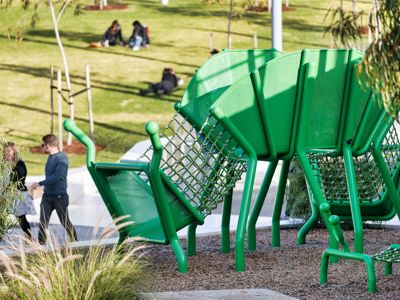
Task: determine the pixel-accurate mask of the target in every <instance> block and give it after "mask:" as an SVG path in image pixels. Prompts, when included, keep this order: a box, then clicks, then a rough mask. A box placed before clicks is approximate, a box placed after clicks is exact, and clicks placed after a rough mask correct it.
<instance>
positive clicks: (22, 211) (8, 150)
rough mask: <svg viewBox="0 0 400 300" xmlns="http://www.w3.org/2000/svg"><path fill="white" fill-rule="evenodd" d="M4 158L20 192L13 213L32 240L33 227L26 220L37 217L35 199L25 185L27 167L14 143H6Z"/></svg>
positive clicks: (12, 179)
mask: <svg viewBox="0 0 400 300" xmlns="http://www.w3.org/2000/svg"><path fill="white" fill-rule="evenodd" d="M4 156H5V159H6V160H7V161H9V162H10V164H11V167H12V172H11V178H10V181H11V182H13V183H16V184H17V188H18V191H19V192H20V194H19V198H18V199H17V200H16V202H15V205H14V210H13V213H14V215H15V216H16V217H17V219H18V221H19V224H20V225H21V229H22V231H23V232H24V233H25V236H26V237H27V238H28V239H31V238H32V236H31V226H30V224H29V222H28V220H27V219H26V215H36V210H35V206H34V205H33V199H32V197H31V195H30V194H29V192H28V189H27V187H26V185H25V178H26V175H27V174H28V172H27V169H26V165H25V163H24V161H23V160H22V159H21V156H20V155H19V152H18V151H17V149H16V145H15V143H13V142H8V143H6V145H5V148H4Z"/></svg>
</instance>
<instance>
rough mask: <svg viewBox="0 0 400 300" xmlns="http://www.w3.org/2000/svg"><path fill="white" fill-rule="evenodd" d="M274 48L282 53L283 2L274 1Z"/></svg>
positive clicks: (279, 0)
mask: <svg viewBox="0 0 400 300" xmlns="http://www.w3.org/2000/svg"><path fill="white" fill-rule="evenodd" d="M272 48H275V49H276V50H279V51H282V1H281V0H272Z"/></svg>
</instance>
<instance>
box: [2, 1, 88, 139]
mask: <svg viewBox="0 0 400 300" xmlns="http://www.w3.org/2000/svg"><path fill="white" fill-rule="evenodd" d="M22 1H23V5H22V8H23V9H24V10H28V9H30V8H31V1H30V0H22ZM12 3H13V0H0V9H8V8H9V7H10V6H11V5H12ZM41 4H45V5H47V6H48V7H49V9H50V15H51V21H52V23H53V28H54V34H55V37H56V40H57V45H58V48H59V49H60V54H61V60H62V64H63V66H64V74H65V81H66V85H67V90H68V100H69V103H68V104H69V113H70V118H71V119H74V117H75V111H74V98H73V96H72V95H73V93H72V85H71V79H70V73H69V65H68V59H67V56H66V54H65V50H64V46H63V44H62V41H61V37H60V32H59V30H58V23H59V21H60V19H61V17H62V15H63V13H64V11H65V9H66V8H67V7H68V6H70V5H71V6H73V7H74V14H75V15H80V14H81V13H82V9H81V8H82V3H81V2H80V1H79V0H64V1H63V2H62V4H61V7H60V10H59V11H58V13H56V11H55V8H54V3H53V0H37V2H36V3H34V5H33V13H32V16H31V22H30V25H31V26H32V27H34V26H35V24H36V23H37V22H38V21H39V19H40V17H39V14H38V8H39V6H40V5H41ZM24 19H26V16H23V17H22V18H21V19H20V20H18V22H21V24H20V25H19V26H17V27H16V30H15V32H14V31H13V30H12V29H11V27H10V28H9V29H8V35H9V37H11V36H12V35H13V34H14V35H15V37H16V39H17V40H22V33H23V29H24V26H23V24H24V23H26V22H24ZM71 140H72V135H71V134H69V135H68V145H70V144H71Z"/></svg>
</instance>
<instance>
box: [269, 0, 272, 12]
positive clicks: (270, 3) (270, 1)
mask: <svg viewBox="0 0 400 300" xmlns="http://www.w3.org/2000/svg"><path fill="white" fill-rule="evenodd" d="M271 10H272V0H268V12H271Z"/></svg>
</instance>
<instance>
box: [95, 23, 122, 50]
mask: <svg viewBox="0 0 400 300" xmlns="http://www.w3.org/2000/svg"><path fill="white" fill-rule="evenodd" d="M118 42H119V44H120V45H124V44H125V42H124V39H123V37H122V30H121V25H119V23H118V20H114V21H113V22H112V23H111V26H110V27H108V29H107V31H106V32H105V33H104V36H103V41H102V42H101V44H102V46H103V47H108V46H115V45H117V43H118Z"/></svg>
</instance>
